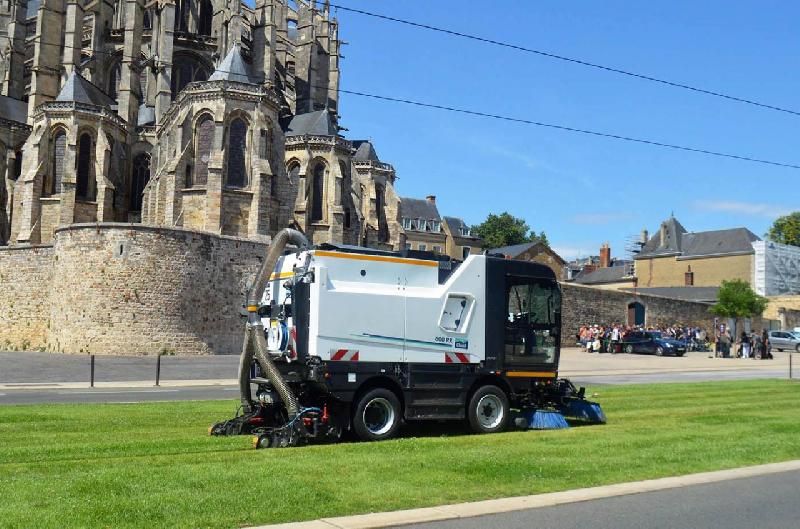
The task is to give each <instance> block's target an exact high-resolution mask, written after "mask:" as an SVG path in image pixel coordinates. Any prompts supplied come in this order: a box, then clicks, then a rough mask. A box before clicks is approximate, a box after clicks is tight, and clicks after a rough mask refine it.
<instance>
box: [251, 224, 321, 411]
mask: <svg viewBox="0 0 800 529" xmlns="http://www.w3.org/2000/svg"><path fill="white" fill-rule="evenodd" d="M290 243H291V244H294V245H295V246H298V247H300V248H301V249H304V248H308V246H309V244H308V239H306V237H305V235H303V234H302V233H301V232H299V231H297V230H294V229H291V228H285V229H283V230H281V231H279V232H278V234H277V235H276V236H275V238H274V239H273V241H272V244H270V246H269V249H268V250H267V255H266V257H265V258H264V262H263V263H262V265H261V269H260V270H259V271H258V274H257V275H256V277H255V280H254V281H253V284H252V285H251V286H250V290H248V292H247V312H248V316H247V329H246V331H245V337H244V346H243V348H242V356H241V357H240V358H239V392H240V393H241V400H242V408H243V409H244V410H245V411H246V412H250V411H252V409H253V401H252V399H251V396H250V364H251V363H252V361H253V357H254V356H255V359H256V362H258V365H259V367H260V368H261V370H262V371H263V372H264V374H265V375H266V377H267V380H269V381H270V383H271V384H272V386H273V387H274V388H275V391H277V392H278V395H280V397H281V400H283V403H284V404H285V405H286V412H287V413H288V414H289V419H293V418H294V417H295V416H297V413H298V411H299V406H298V402H297V396H295V394H294V393H292V390H291V389H290V388H289V386H288V385H287V384H286V381H285V380H284V379H283V376H282V375H281V373H280V371H278V368H277V367H276V366H275V363H274V362H273V361H272V359H271V358H270V356H269V350H268V349H267V339H266V337H265V336H264V325H263V323H261V317H260V316H259V315H258V306H259V304H260V303H261V299H262V298H263V297H264V290H265V289H266V287H267V282H268V281H269V278H270V276H271V275H272V271H273V270H275V265H276V264H277V262H278V259H279V258H280V256H281V255H282V254H283V250H284V249H285V248H286V246H287V245H288V244H290Z"/></svg>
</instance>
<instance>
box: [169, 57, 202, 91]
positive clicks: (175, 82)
mask: <svg viewBox="0 0 800 529" xmlns="http://www.w3.org/2000/svg"><path fill="white" fill-rule="evenodd" d="M208 76H209V73H208V69H207V68H206V67H205V66H204V65H203V64H202V63H200V62H199V61H198V60H197V59H196V58H194V57H193V56H192V55H187V54H184V53H179V54H175V57H174V58H173V60H172V86H171V89H172V99H175V97H177V95H178V93H180V91H181V90H183V89H184V88H186V85H188V84H189V83H193V82H195V81H206V80H208Z"/></svg>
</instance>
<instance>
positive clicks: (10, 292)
mask: <svg viewBox="0 0 800 529" xmlns="http://www.w3.org/2000/svg"><path fill="white" fill-rule="evenodd" d="M52 273H53V247H52V246H49V245H47V246H0V350H35V349H43V348H45V347H46V342H47V333H48V328H49V317H50V312H49V304H48V302H49V301H50V285H51V282H52Z"/></svg>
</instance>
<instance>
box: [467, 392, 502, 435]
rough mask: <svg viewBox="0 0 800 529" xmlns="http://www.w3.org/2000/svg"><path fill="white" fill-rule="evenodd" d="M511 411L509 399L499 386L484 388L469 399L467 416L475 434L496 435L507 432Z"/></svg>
mask: <svg viewBox="0 0 800 529" xmlns="http://www.w3.org/2000/svg"><path fill="white" fill-rule="evenodd" d="M510 412H511V409H510V407H509V405H508V397H507V396H506V394H505V392H504V391H503V390H502V389H500V388H498V387H497V386H483V387H481V388H478V391H476V392H475V394H474V395H472V398H471V399H469V408H468V410H467V416H468V417H469V425H470V427H471V428H472V430H473V431H474V432H475V433H494V432H500V431H503V430H505V428H506V425H507V424H508V420H509V415H510Z"/></svg>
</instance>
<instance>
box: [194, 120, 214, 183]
mask: <svg viewBox="0 0 800 529" xmlns="http://www.w3.org/2000/svg"><path fill="white" fill-rule="evenodd" d="M214 127H215V125H214V120H213V119H211V116H209V115H205V116H203V117H202V118H200V123H198V125H197V131H196V132H195V137H196V138H197V140H196V141H197V143H196V144H195V147H194V167H195V171H194V175H195V177H194V182H192V184H193V185H201V186H204V185H206V181H207V180H208V159H209V157H210V156H211V147H212V146H213V145H214Z"/></svg>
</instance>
